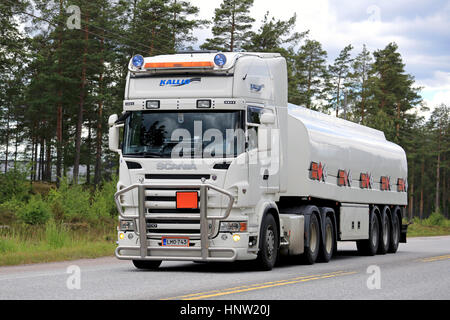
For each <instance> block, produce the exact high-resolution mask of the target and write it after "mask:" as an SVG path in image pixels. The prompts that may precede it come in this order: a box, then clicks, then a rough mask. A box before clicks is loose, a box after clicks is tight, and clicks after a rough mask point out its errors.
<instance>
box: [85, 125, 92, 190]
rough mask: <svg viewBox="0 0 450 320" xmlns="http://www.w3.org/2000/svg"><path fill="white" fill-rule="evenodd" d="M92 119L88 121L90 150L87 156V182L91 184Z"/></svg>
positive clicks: (88, 145) (88, 144)
mask: <svg viewBox="0 0 450 320" xmlns="http://www.w3.org/2000/svg"><path fill="white" fill-rule="evenodd" d="M91 131H92V129H91V119H89V122H88V138H87V147H88V151H87V157H86V183H87V184H91V149H92V148H91V147H92V146H91V142H92V139H91Z"/></svg>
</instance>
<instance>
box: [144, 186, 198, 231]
mask: <svg viewBox="0 0 450 320" xmlns="http://www.w3.org/2000/svg"><path fill="white" fill-rule="evenodd" d="M177 191H197V192H198V198H199V202H200V190H198V189H192V188H189V189H181V188H164V189H157V188H155V187H147V188H146V189H145V201H146V204H145V206H146V208H147V217H148V218H147V238H149V239H161V237H162V236H168V235H169V236H170V235H178V234H187V235H189V237H190V238H191V239H200V209H178V208H177V204H176V194H177ZM199 205H200V204H199ZM186 214H188V215H190V216H194V217H197V216H198V218H193V219H184V218H183V217H182V215H186ZM177 215H180V218H178V217H177Z"/></svg>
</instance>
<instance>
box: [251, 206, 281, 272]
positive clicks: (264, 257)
mask: <svg viewBox="0 0 450 320" xmlns="http://www.w3.org/2000/svg"><path fill="white" fill-rule="evenodd" d="M278 243H279V239H278V230H277V224H276V222H275V218H274V217H273V215H271V214H270V213H269V214H266V215H265V216H264V218H263V221H262V224H261V239H260V243H259V252H258V258H257V259H256V262H257V267H258V268H259V269H261V270H265V271H268V270H272V268H273V267H274V266H275V262H276V261H277V257H278Z"/></svg>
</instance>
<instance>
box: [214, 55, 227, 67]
mask: <svg viewBox="0 0 450 320" xmlns="http://www.w3.org/2000/svg"><path fill="white" fill-rule="evenodd" d="M214 63H215V64H216V65H217V66H219V67H223V66H224V65H225V63H227V57H225V55H224V54H223V53H218V54H216V56H215V57H214Z"/></svg>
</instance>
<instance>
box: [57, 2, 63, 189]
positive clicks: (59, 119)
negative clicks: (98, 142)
mask: <svg viewBox="0 0 450 320" xmlns="http://www.w3.org/2000/svg"><path fill="white" fill-rule="evenodd" d="M62 11H63V3H62V0H60V1H59V15H60V17H62ZM61 46H62V31H61V30H59V32H58V53H61ZM58 75H59V77H61V76H62V71H61V54H59V56H58ZM60 88H61V86H60ZM56 110H57V111H56V185H57V186H59V184H60V180H61V177H62V176H61V162H62V122H63V115H62V114H63V111H62V90H61V89H59V90H58V105H57V108H56Z"/></svg>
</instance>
